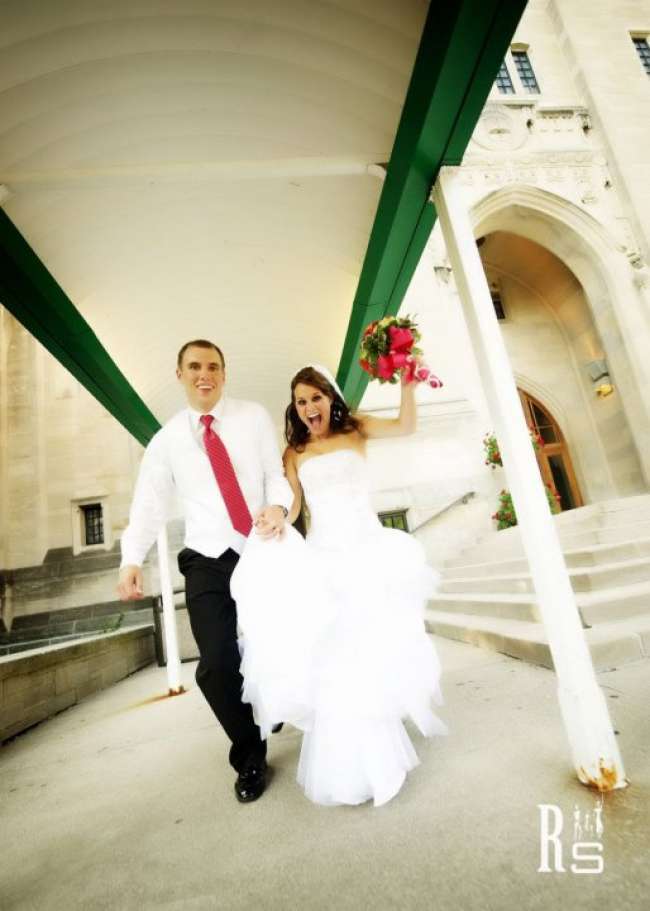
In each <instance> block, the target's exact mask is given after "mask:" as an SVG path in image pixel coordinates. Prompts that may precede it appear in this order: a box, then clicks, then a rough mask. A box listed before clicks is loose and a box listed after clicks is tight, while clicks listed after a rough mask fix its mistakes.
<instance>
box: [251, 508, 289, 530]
mask: <svg viewBox="0 0 650 911" xmlns="http://www.w3.org/2000/svg"><path fill="white" fill-rule="evenodd" d="M284 522H285V513H284V510H283V508H282V507H281V506H265V507H264V509H263V510H262V511H261V512H259V513H258V514H257V517H256V519H255V531H256V532H257V534H258V535H259V536H260V537H261V538H279V537H280V536H281V535H282V532H283V531H284Z"/></svg>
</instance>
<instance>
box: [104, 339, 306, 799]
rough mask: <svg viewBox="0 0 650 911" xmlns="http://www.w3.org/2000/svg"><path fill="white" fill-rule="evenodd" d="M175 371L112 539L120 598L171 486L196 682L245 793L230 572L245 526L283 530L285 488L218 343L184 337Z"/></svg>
mask: <svg viewBox="0 0 650 911" xmlns="http://www.w3.org/2000/svg"><path fill="white" fill-rule="evenodd" d="M176 376H177V378H178V380H179V382H180V383H181V385H182V386H183V388H184V390H185V395H186V398H187V403H188V406H189V407H188V408H185V409H184V410H183V411H181V412H179V413H178V414H176V415H175V416H174V417H173V418H171V420H170V421H168V422H167V423H166V424H165V425H164V426H163V427H162V428H161V429H160V430H159V431H158V433H156V434H155V436H154V437H153V438H152V440H151V442H150V443H149V445H148V446H147V448H146V449H145V452H144V456H143V458H142V463H141V465H140V472H139V475H138V480H137V484H136V487H135V493H134V496H133V502H132V505H131V513H130V519H129V525H128V527H127V528H126V529H125V531H124V533H123V535H122V540H121V546H122V565H121V568H120V579H119V585H118V592H119V595H120V598H121V599H122V600H123V601H128V600H134V599H139V598H142V597H143V591H142V563H143V562H144V559H145V557H146V555H147V553H148V551H149V549H150V547H151V545H152V544H153V543H154V541H155V540H156V537H157V535H158V532H159V531H160V529H161V527H162V526H163V524H164V522H165V520H166V516H167V511H168V504H169V501H170V500H171V497H172V496H173V494H174V493H176V494H177V496H178V498H179V500H180V503H181V505H182V507H183V512H184V514H185V548H184V549H183V550H182V551H181V552H180V553H179V555H178V567H179V569H180V571H181V573H182V574H183V575H184V576H185V600H186V604H187V608H188V612H189V617H190V624H191V627H192V632H193V634H194V638H195V639H196V643H197V645H198V648H199V654H200V660H199V664H198V667H197V670H196V682H197V683H198V685H199V687H200V688H201V691H202V692H203V695H204V696H205V698H206V700H207V701H208V703H209V705H210V708H211V709H212V711H213V712H214V714H215V715H216V716H217V718H218V720H219V721H220V722H221V725H222V726H223V728H224V730H225V732H226V734H227V735H228V737H229V738H230V740H231V743H232V746H231V748H230V764H231V765H232V766H233V767H234V769H235V770H236V771H237V773H238V776H237V780H236V782H235V794H236V796H237V799H238V800H239V801H240V802H241V803H247V802H249V801H252V800H257V798H258V797H260V796H261V795H262V794H263V792H264V789H265V787H266V742H265V741H263V740H262V739H261V738H260V731H259V728H258V727H257V725H256V724H255V721H254V720H253V711H252V709H251V706H250V705H249V704H248V703H243V702H242V701H241V687H242V676H241V674H240V672H239V664H240V656H239V650H238V647H237V612H236V606H235V602H234V601H233V599H232V598H231V596H230V577H231V575H232V572H233V570H234V568H235V566H236V564H237V561H238V559H239V554H240V553H241V551H242V549H243V547H244V543H245V541H246V537H247V536H248V534H249V533H253V534H259V535H261V536H262V537H265V538H270V537H273V536H274V535H278V534H281V533H282V529H283V527H284V522H285V519H286V516H287V511H288V509H289V507H290V506H291V503H292V500H293V494H292V492H291V488H290V487H289V484H288V483H287V481H286V479H285V477H284V473H283V470H282V461H281V459H280V454H279V451H278V446H277V442H276V438H275V432H274V429H273V425H272V423H271V419H270V417H269V415H268V413H267V412H266V411H265V410H264V408H262V406H261V405H258V404H257V403H255V402H245V401H239V400H235V399H231V398H227V397H226V396H225V395H224V392H223V390H224V385H225V379H226V371H225V363H224V358H223V354H222V352H221V350H220V349H219V348H218V347H217V345H215V344H213V343H212V342H209V341H207V340H205V339H196V340H194V341H191V342H187V343H186V344H185V345H183V347H182V348H181V350H180V351H179V353H178V361H177V367H176ZM265 503H266V504H271V505H266V506H265V505H264V504H265Z"/></svg>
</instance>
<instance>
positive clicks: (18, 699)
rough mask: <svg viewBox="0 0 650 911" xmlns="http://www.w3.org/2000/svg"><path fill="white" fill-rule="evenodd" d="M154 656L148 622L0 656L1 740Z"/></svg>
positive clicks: (124, 674)
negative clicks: (77, 639)
mask: <svg viewBox="0 0 650 911" xmlns="http://www.w3.org/2000/svg"><path fill="white" fill-rule="evenodd" d="M153 660H154V636H153V627H152V626H139V627H134V628H133V629H129V630H124V631H119V632H116V633H107V634H106V635H103V636H96V637H94V638H92V639H85V640H83V641H82V642H75V643H72V644H66V645H52V646H48V647H45V648H41V649H38V650H35V651H31V652H27V653H24V654H20V655H10V656H7V657H0V741H3V740H6V739H7V738H9V737H13V736H14V735H15V734H19V733H20V732H21V731H24V730H26V729H27V728H29V727H32V726H33V725H35V724H38V722H39V721H44V720H45V719H46V718H49V717H50V716H52V715H56V714H57V712H61V711H63V710H64V709H67V708H68V707H69V706H71V705H74V704H75V703H77V702H79V701H80V700H82V699H84V698H85V697H86V696H89V695H90V694H91V693H94V692H96V691H97V690H102V689H105V688H106V687H107V686H110V685H111V684H113V683H117V681H118V680H122V679H123V678H124V677H128V676H129V674H132V673H133V672H134V671H137V670H139V669H140V668H142V667H146V666H147V665H148V664H151V663H152V662H153Z"/></svg>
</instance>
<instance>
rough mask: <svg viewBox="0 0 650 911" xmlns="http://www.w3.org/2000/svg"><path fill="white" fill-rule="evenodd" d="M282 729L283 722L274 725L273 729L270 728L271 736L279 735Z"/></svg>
mask: <svg viewBox="0 0 650 911" xmlns="http://www.w3.org/2000/svg"><path fill="white" fill-rule="evenodd" d="M283 727H284V721H280V723H279V724H274V725H273V727H272V728H271V733H272V734H279V733H280V731H281V730H282V728H283Z"/></svg>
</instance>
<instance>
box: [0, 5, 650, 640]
mask: <svg viewBox="0 0 650 911" xmlns="http://www.w3.org/2000/svg"><path fill="white" fill-rule="evenodd" d="M649 35H650V9H649V8H648V4H647V2H644V0H626V2H622V3H617V4H615V5H613V4H611V3H610V2H607V0H594V2H591V3H589V4H585V3H584V2H582V0H532V2H531V3H530V4H529V7H528V9H527V11H526V13H525V15H524V17H523V19H522V22H521V24H520V26H519V28H518V30H517V33H516V34H515V36H514V39H513V43H512V47H511V50H510V51H509V52H508V54H507V56H506V58H505V61H504V66H503V67H502V69H501V71H500V73H499V76H498V79H497V82H496V83H495V86H494V88H493V90H492V93H491V95H490V98H489V100H488V102H487V104H486V106H485V109H484V111H483V114H482V116H481V118H480V121H479V123H478V125H477V128H476V130H475V133H474V136H473V138H472V140H471V143H470V145H469V148H468V150H467V153H466V156H465V159H464V161H463V165H462V169H461V170H462V182H463V186H464V190H465V195H466V201H467V206H468V208H469V210H470V213H471V217H472V220H473V223H474V226H475V234H476V238H477V242H478V244H479V249H480V253H481V257H482V260H483V263H484V267H485V272H486V275H487V278H488V281H489V284H490V288H491V291H492V294H493V300H494V302H495V308H497V310H498V314H499V317H500V325H501V327H502V331H503V333H504V337H505V341H506V345H507V349H508V352H509V355H510V358H511V363H512V368H513V371H514V374H515V377H516V380H517V385H518V388H519V390H520V394H521V398H522V404H523V405H524V408H525V410H526V414H527V417H528V419H529V420H530V421H532V422H535V421H536V422H537V426H538V427H539V428H540V429H541V431H542V432H543V433H542V435H544V433H546V434H547V435H548V437H549V441H550V442H552V443H553V446H552V447H550V448H549V453H550V454H548V453H547V455H546V459H545V461H543V462H540V469H541V470H542V473H543V474H544V475H545V478H547V479H548V480H549V481H550V482H551V483H553V485H554V486H555V487H556V488H557V489H560V492H561V494H562V497H563V505H564V507H565V508H573V507H579V506H581V505H586V504H590V503H595V502H598V501H601V500H607V499H614V498H618V497H627V496H632V495H634V494H638V493H643V492H647V491H648V488H649V486H650V358H648V352H649V351H650V268H649V265H648V264H649V262H650V258H649V257H650V161H649V160H648V155H647V150H648V148H650V71H649V69H648V68H649V67H650V63H649V62H648V61H649V59H650V50H647V49H648V36H649ZM403 311H404V312H406V313H410V314H416V315H417V317H418V320H419V322H420V325H421V328H422V331H423V346H424V348H425V351H426V353H427V358H428V360H429V362H430V364H431V366H432V367H433V369H434V370H435V372H436V373H438V374H439V375H440V376H441V377H443V379H444V382H445V386H444V394H442V395H441V394H440V393H437V392H433V391H429V390H424V389H421V390H420V391H419V393H418V394H419V398H420V428H419V430H418V433H417V434H416V436H415V437H413V438H412V439H409V440H405V441H399V442H395V441H386V442H384V441H382V442H381V443H379V442H378V443H377V444H374V445H373V446H372V449H371V453H370V469H371V473H372V479H373V489H374V491H375V497H376V506H377V510H378V511H379V512H385V513H397V514H400V513H405V515H406V518H407V522H408V525H409V527H410V529H411V530H412V531H415V533H416V534H418V535H419V536H421V538H422V539H423V541H424V542H425V543H426V545H427V547H428V548H429V551H430V554H431V556H432V559H433V561H434V562H436V561H441V560H442V559H444V558H445V557H446V556H450V555H452V554H453V553H454V552H455V551H457V550H458V548H460V547H462V546H464V545H465V544H467V543H468V542H470V541H473V540H477V539H478V538H480V537H481V536H482V535H486V534H490V533H492V532H493V529H494V525H493V523H492V521H491V519H490V516H491V513H492V511H493V510H494V507H495V505H496V500H495V498H496V495H497V492H498V489H499V487H500V486H502V485H503V483H504V481H503V477H502V476H498V475H496V474H494V473H492V472H490V471H489V469H487V468H486V466H485V464H484V460H483V452H482V445H481V441H482V438H483V436H484V434H485V433H486V432H488V431H490V429H491V428H490V418H489V415H488V413H487V409H486V407H485V403H484V399H483V394H482V391H481V386H480V383H479V380H478V375H477V370H476V365H475V363H474V357H473V354H472V351H471V347H470V343H469V338H468V334H467V330H466V327H465V325H464V323H463V319H462V316H461V311H460V307H459V305H458V301H457V292H456V289H455V285H454V278H453V275H452V274H451V270H450V268H449V263H448V260H447V256H446V251H445V249H444V244H443V242H442V238H441V234H440V231H439V229H438V228H436V229H435V230H434V232H433V234H432V237H431V240H430V242H429V244H428V246H427V249H426V251H425V253H424V256H423V257H422V261H421V263H420V265H419V267H418V270H417V272H416V274H415V277H414V279H413V282H412V284H411V287H410V289H409V292H408V295H407V298H406V300H405V302H404V306H403ZM0 378H1V380H2V383H1V386H0V432H1V436H2V441H3V442H2V447H1V450H0V499H1V501H2V509H1V512H0V568H1V570H2V578H3V580H4V581H3V589H2V590H3V616H4V618H5V621H6V623H10V622H11V618H12V616H17V615H19V614H21V613H37V612H39V611H43V610H44V609H49V610H52V609H55V608H60V609H64V608H72V607H78V606H80V605H82V604H87V603H93V602H101V601H110V600H111V599H113V598H114V577H115V565H116V562H117V552H116V543H117V541H118V539H119V536H120V534H121V531H122V530H123V528H124V527H125V524H126V521H127V514H128V505H129V501H130V494H131V490H132V484H133V479H134V477H135V472H136V471H137V464H138V461H139V455H140V452H141V450H140V447H139V446H138V445H137V444H136V443H135V442H134V441H133V440H131V439H130V438H129V437H128V435H127V434H126V432H125V431H124V430H123V429H122V428H121V427H120V426H119V425H118V424H117V423H116V422H115V421H114V419H113V418H112V417H110V416H109V415H107V414H106V413H105V412H104V411H103V409H102V408H101V406H99V405H98V404H97V403H96V402H95V401H94V400H93V399H92V398H91V397H90V396H89V395H88V394H87V393H86V392H85V390H84V389H83V388H81V387H80V386H79V384H78V383H77V382H76V381H74V380H73V379H72V378H71V377H70V376H69V375H68V374H67V373H66V372H65V370H64V369H63V368H62V367H60V366H59V365H58V363H57V362H56V361H54V359H53V358H51V357H50V355H49V354H47V353H46V352H45V351H44V350H43V349H42V348H41V347H40V345H39V344H38V343H37V342H35V341H34V339H32V338H31V337H30V336H29V334H28V333H27V332H26V331H25V330H24V329H23V328H22V327H21V326H20V325H18V324H17V323H16V321H15V320H14V319H13V318H12V317H11V316H10V315H9V314H8V313H7V312H6V311H4V310H1V309H0ZM606 387H613V390H608V389H607V388H606ZM605 391H609V392H610V394H607V395H603V394H602V393H603V392H605ZM599 393H600V394H599ZM396 395H397V391H396V390H395V389H392V388H386V387H375V386H372V387H370V388H369V389H368V392H367V393H366V396H365V399H364V402H363V406H362V407H363V408H364V409H366V410H373V411H377V412H378V413H390V411H391V409H393V408H394V407H395V405H396ZM278 417H279V416H278ZM551 449H552V451H551ZM89 507H95V508H96V507H99V508H100V509H101V515H102V524H103V529H102V536H101V537H102V540H101V541H99V542H98V543H89V544H88V543H86V539H85V535H86V532H87V529H88V528H89V527H90V525H92V516H93V513H92V512H90V513H89V512H88V508H89ZM89 522H90V525H89ZM98 553H99V554H100V555H101V554H105V555H108V556H109V557H110V559H108V561H107V562H106V564H105V566H103V567H101V566H100V567H93V566H92V564H89V563H86V564H83V560H87V559H88V557H89V556H92V555H93V554H95V555H97V554H98ZM57 561H58V562H57ZM66 561H67V563H66ZM53 563H56V564H57V565H59V566H61V565H63V563H65V564H66V566H68V568H69V569H70V572H69V573H68V576H66V580H67V581H60V589H59V592H58V594H57V591H56V589H55V587H53V584H52V575H51V574H50V575H49V576H48V573H47V572H46V571H45V570H43V567H46V566H48V565H52V564H53ZM84 565H85V566H86V567H87V568H88V567H90V569H89V571H88V572H83V571H81V570H80V569H79V567H83V566H84ZM73 567H75V568H74V570H73V569H72V568H73ZM21 572H22V574H23V575H22V578H23V580H26V581H25V586H24V588H23V594H22V596H21V595H20V591H19V589H20V585H19V584H18V581H19V579H20V577H21V576H20V573H21ZM30 573H31V576H30ZM63 575H65V573H64V574H63ZM62 578H63V576H60V577H59V579H60V580H61V579H62ZM17 580H18V581H17ZM27 581H28V582H29V585H27ZM12 599H13V604H12ZM45 605H48V606H47V608H46V607H45Z"/></svg>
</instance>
